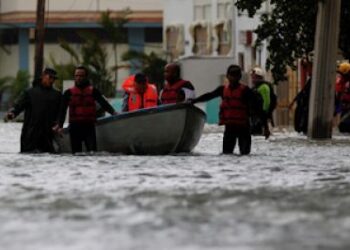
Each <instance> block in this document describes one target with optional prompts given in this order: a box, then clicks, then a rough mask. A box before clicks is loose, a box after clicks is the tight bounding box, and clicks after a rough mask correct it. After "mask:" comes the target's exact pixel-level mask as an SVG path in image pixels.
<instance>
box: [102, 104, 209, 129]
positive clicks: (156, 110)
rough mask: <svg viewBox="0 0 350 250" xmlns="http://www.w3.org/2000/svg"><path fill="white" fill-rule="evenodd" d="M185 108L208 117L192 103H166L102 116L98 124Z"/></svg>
mask: <svg viewBox="0 0 350 250" xmlns="http://www.w3.org/2000/svg"><path fill="white" fill-rule="evenodd" d="M183 108H193V109H194V110H196V111H197V112H198V113H200V114H202V115H203V116H204V117H206V113H205V112H204V111H203V110H201V109H200V108H198V107H196V106H194V105H193V104H190V103H180V104H166V105H160V106H157V107H152V108H147V109H140V110H136V111H131V112H126V113H120V114H117V115H113V116H108V117H102V118H99V119H98V120H97V123H96V125H103V124H106V123H109V122H111V121H116V120H122V119H128V118H133V117H137V116H143V115H146V114H155V113H162V112H168V111H172V110H179V109H183Z"/></svg>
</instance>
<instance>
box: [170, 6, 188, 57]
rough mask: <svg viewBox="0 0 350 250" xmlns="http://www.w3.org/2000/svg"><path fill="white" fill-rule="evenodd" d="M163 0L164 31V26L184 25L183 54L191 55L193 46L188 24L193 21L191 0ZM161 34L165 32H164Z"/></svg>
mask: <svg viewBox="0 0 350 250" xmlns="http://www.w3.org/2000/svg"><path fill="white" fill-rule="evenodd" d="M163 2H164V9H163V29H164V31H165V29H166V27H168V26H171V25H175V26H176V25H184V31H185V37H184V40H185V55H191V54H192V51H191V49H192V46H193V41H192V38H191V35H190V25H191V23H192V22H193V3H192V0H163ZM163 34H165V32H164V33H163ZM164 36H165V35H164Z"/></svg>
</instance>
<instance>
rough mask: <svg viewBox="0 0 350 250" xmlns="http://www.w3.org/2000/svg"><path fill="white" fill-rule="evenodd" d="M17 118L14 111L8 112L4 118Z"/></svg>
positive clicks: (6, 119)
mask: <svg viewBox="0 0 350 250" xmlns="http://www.w3.org/2000/svg"><path fill="white" fill-rule="evenodd" d="M14 118H15V114H14V113H13V112H8V113H7V114H6V116H5V118H4V120H5V122H7V121H11V120H13V119H14Z"/></svg>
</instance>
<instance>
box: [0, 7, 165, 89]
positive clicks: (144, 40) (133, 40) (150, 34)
mask: <svg viewBox="0 0 350 250" xmlns="http://www.w3.org/2000/svg"><path fill="white" fill-rule="evenodd" d="M36 4H37V0H0V34H1V45H2V46H1V47H2V49H0V77H3V76H14V75H15V74H16V72H17V71H18V70H20V69H21V70H28V71H29V72H30V73H31V74H33V69H34V42H35V41H34V33H35V32H34V30H35V22H36ZM127 8H128V9H129V10H130V11H131V13H130V15H128V20H129V22H128V23H127V24H126V25H125V34H126V35H127V41H126V42H125V43H122V44H118V46H117V51H118V64H119V63H123V62H122V60H121V55H122V54H123V53H124V52H126V51H128V50H137V51H144V52H146V53H149V52H151V51H155V52H162V51H163V48H162V39H163V38H162V30H163V29H162V22H163V1H162V0H128V1H126V0H119V1H114V0H60V1H53V0H46V20H45V21H46V33H45V48H44V59H45V65H50V58H54V59H55V61H56V62H57V63H67V62H69V60H70V59H71V58H70V56H69V54H68V53H66V52H65V51H64V50H63V49H62V48H61V47H60V46H59V40H60V39H64V40H66V41H67V42H68V43H70V44H71V45H73V46H74V48H76V49H77V51H79V48H80V46H81V39H80V38H79V35H78V34H79V32H82V31H89V32H93V33H95V34H98V35H99V37H101V43H104V45H105V46H106V47H107V50H108V51H109V52H111V53H108V54H109V55H112V44H111V41H109V40H108V38H106V34H104V32H103V29H102V27H101V25H100V24H99V20H100V16H101V13H102V12H104V11H107V10H108V11H110V12H111V16H118V15H120V14H121V13H122V12H123V11H125V9H127ZM108 64H109V65H110V66H111V67H112V66H113V65H114V64H115V63H114V58H113V56H110V58H108ZM130 70H132V69H128V68H127V69H121V70H119V71H120V72H119V74H118V82H120V81H122V79H124V78H125V77H126V76H127V75H128V74H129V73H130Z"/></svg>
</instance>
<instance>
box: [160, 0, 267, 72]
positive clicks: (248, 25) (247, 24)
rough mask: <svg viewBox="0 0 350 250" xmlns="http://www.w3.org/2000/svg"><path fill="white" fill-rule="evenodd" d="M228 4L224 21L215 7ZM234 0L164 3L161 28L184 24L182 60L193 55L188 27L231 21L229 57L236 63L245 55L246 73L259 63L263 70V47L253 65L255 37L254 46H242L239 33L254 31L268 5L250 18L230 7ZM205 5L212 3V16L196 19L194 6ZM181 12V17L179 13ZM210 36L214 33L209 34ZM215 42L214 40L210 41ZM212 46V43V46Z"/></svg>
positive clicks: (169, 1) (170, 1) (186, 0)
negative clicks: (228, 8) (227, 11)
mask: <svg viewBox="0 0 350 250" xmlns="http://www.w3.org/2000/svg"><path fill="white" fill-rule="evenodd" d="M228 2H231V9H230V10H229V12H231V13H226V14H225V15H226V16H225V17H224V18H223V16H222V13H221V16H220V15H219V11H218V4H222V3H228ZM234 2H235V1H234V0H231V1H227V0H164V23H163V27H164V29H166V27H167V26H170V25H181V24H182V25H184V27H185V54H184V55H183V56H182V58H186V57H189V56H193V53H192V47H193V39H192V37H191V35H190V27H191V25H193V24H194V23H196V22H200V21H203V22H204V21H205V22H210V23H211V24H212V25H215V23H217V22H219V21H222V20H224V19H225V18H226V19H227V18H230V19H233V20H232V23H233V25H232V41H233V42H232V50H231V52H230V53H229V54H228V55H227V56H228V57H233V58H234V63H236V64H238V63H239V54H243V55H244V69H245V70H246V71H249V70H250V69H251V68H252V67H254V66H256V65H257V64H260V66H261V67H262V68H265V62H266V58H267V51H266V46H265V45H264V46H263V48H262V49H261V52H260V54H259V53H257V55H256V62H253V60H252V58H253V47H252V46H253V45H254V41H255V38H256V36H255V34H254V35H253V44H252V45H248V46H247V45H244V44H242V43H241V42H240V32H241V31H249V30H250V31H253V30H254V29H256V27H257V26H258V25H259V23H260V20H259V17H260V14H261V13H263V12H266V11H269V10H270V4H269V3H267V4H263V6H262V8H261V10H259V11H258V15H256V16H255V17H254V18H249V17H248V15H247V14H246V13H240V15H238V11H237V9H236V7H235V6H234V5H233V3H234ZM201 4H202V5H207V4H211V9H210V13H211V15H206V16H205V17H202V18H198V17H197V15H196V13H195V12H196V10H195V6H196V5H197V6H198V5H201ZM179 13H181V14H179ZM212 36H213V34H212ZM211 39H212V40H214V38H213V37H212V38H211ZM213 45H214V44H213ZM216 55H217V53H216V52H215V51H213V52H212V56H214V57H215V56H216Z"/></svg>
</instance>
